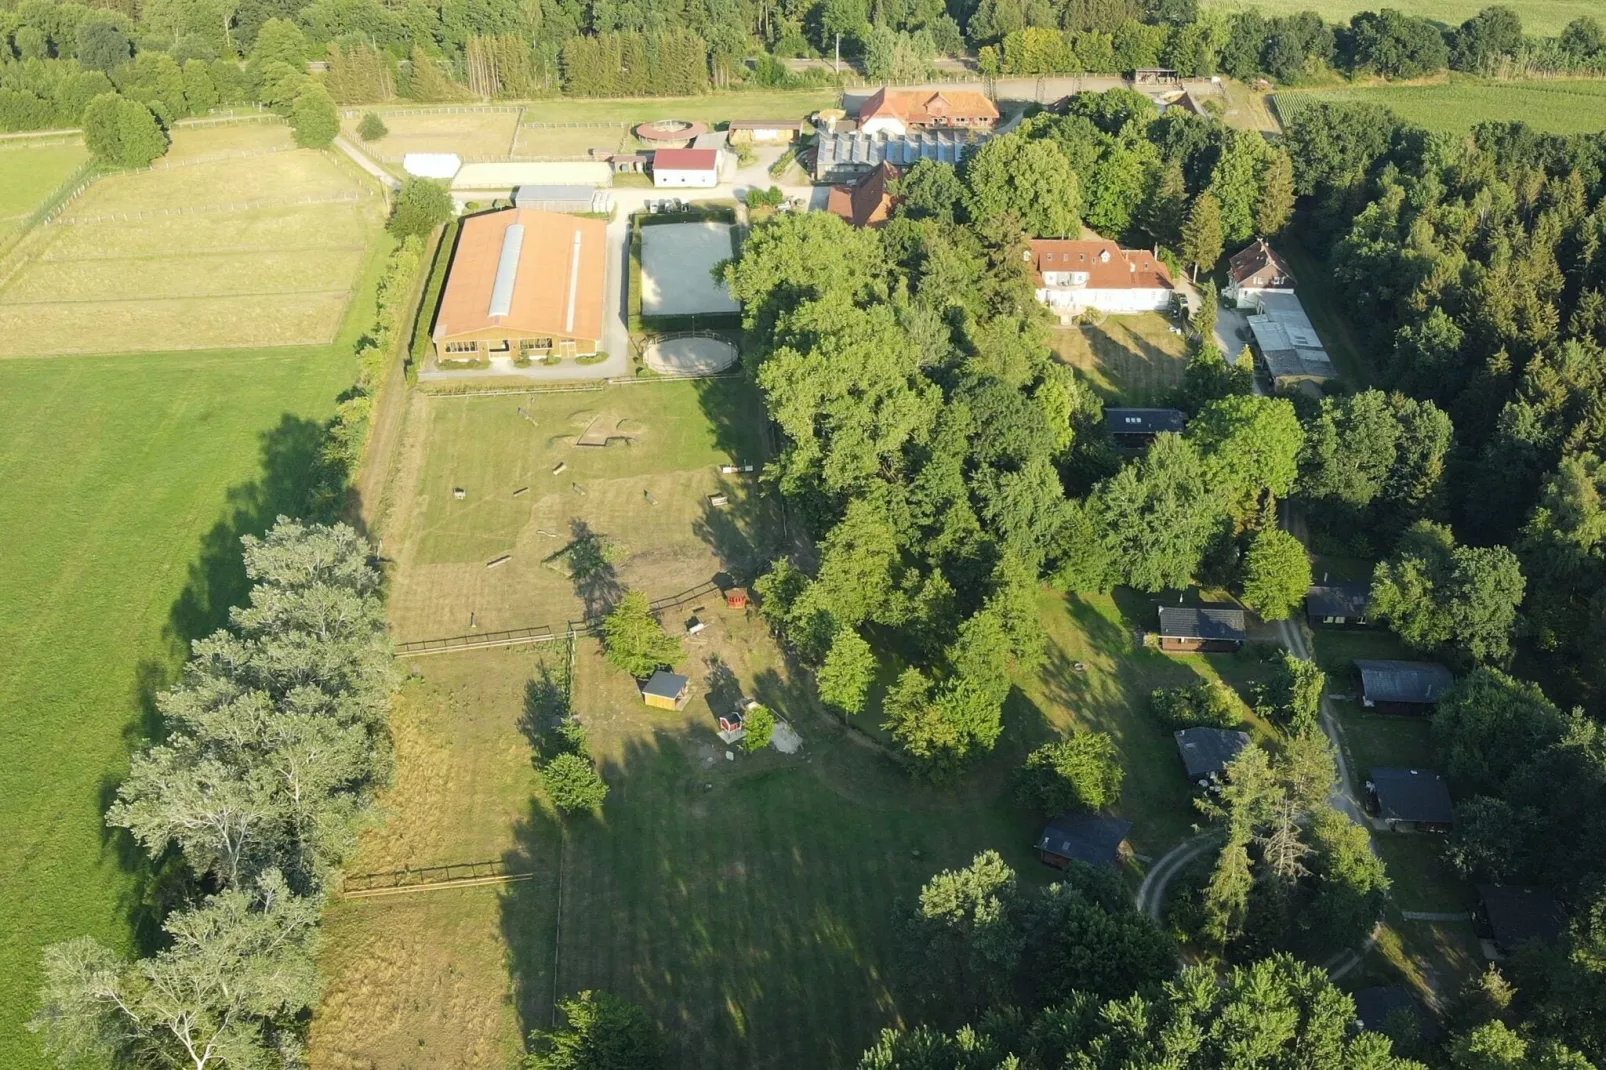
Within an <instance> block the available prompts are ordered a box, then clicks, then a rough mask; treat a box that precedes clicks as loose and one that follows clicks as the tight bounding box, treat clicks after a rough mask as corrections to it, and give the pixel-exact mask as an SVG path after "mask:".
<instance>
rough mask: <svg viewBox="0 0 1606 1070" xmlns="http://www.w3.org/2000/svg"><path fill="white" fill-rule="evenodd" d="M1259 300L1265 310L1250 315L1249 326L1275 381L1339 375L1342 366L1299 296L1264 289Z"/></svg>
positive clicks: (1316, 379)
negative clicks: (1335, 365)
mask: <svg viewBox="0 0 1606 1070" xmlns="http://www.w3.org/2000/svg"><path fill="white" fill-rule="evenodd" d="M1256 302H1257V304H1258V305H1259V307H1260V309H1261V313H1260V314H1259V315H1256V316H1250V317H1248V319H1249V329H1250V330H1251V331H1252V332H1254V336H1255V346H1256V347H1257V348H1258V349H1259V350H1260V355H1261V357H1262V359H1264V360H1265V362H1266V371H1267V373H1268V374H1270V375H1271V377H1272V380H1273V381H1274V382H1276V383H1277V384H1278V385H1279V386H1284V385H1291V384H1294V383H1297V382H1300V381H1302V380H1309V381H1313V382H1319V381H1321V380H1324V379H1333V378H1336V377H1337V376H1338V369H1337V368H1335V367H1334V366H1333V360H1332V358H1331V357H1329V356H1328V355H1327V349H1326V347H1325V346H1323V345H1322V340H1321V337H1320V336H1318V335H1317V333H1316V328H1315V326H1314V325H1313V324H1312V323H1311V321H1310V317H1309V316H1307V315H1306V314H1305V306H1304V305H1302V304H1300V303H1299V298H1298V297H1296V296H1295V295H1293V294H1291V293H1276V292H1271V291H1263V292H1261V293H1259V294H1257V295H1256Z"/></svg>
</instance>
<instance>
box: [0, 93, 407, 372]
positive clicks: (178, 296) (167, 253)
mask: <svg viewBox="0 0 1606 1070" xmlns="http://www.w3.org/2000/svg"><path fill="white" fill-rule="evenodd" d="M288 136H289V135H288V133H287V132H286V130H285V128H283V127H279V126H274V125H268V124H253V125H240V126H227V127H216V128H202V129H196V130H190V129H188V128H180V129H179V130H177V131H175V134H174V145H175V151H176V158H173V159H164V160H163V161H161V162H160V163H159V164H158V166H157V167H156V168H154V169H152V170H148V171H140V172H132V173H124V174H117V175H112V176H109V177H106V178H103V179H100V180H99V181H97V182H95V183H94V184H92V185H91V186H90V187H89V188H88V189H87V190H85V191H84V192H83V193H82V194H81V195H80V196H78V197H77V198H76V199H74V200H73V201H72V202H71V203H70V204H68V205H66V206H65V207H64V208H63V209H62V210H61V211H60V212H59V213H58V214H57V215H56V216H55V217H54V218H53V219H52V220H51V221H50V222H49V223H47V224H45V225H44V226H41V227H39V228H36V230H35V231H34V232H33V233H31V234H29V235H28V237H27V238H26V240H25V241H24V242H23V243H22V244H21V245H20V246H19V247H18V249H17V250H16V251H15V254H14V255H13V257H12V258H10V262H9V264H8V265H7V266H5V267H3V268H0V357H16V356H28V355H41V356H42V355H60V354H71V353H125V352H139V351H166V350H179V349H221V348H229V347H235V346H240V347H256V346H278V345H315V344H321V343H326V342H328V341H329V340H330V339H331V338H332V337H333V336H334V334H335V332H336V330H337V329H338V327H339V325H340V322H341V318H342V316H343V314H344V312H345V309H346V307H347V305H348V304H349V303H350V300H351V296H352V292H353V288H354V287H355V285H356V283H357V278H358V276H359V274H360V273H361V271H362V266H363V262H364V256H365V250H366V249H367V248H368V246H369V245H370V243H371V242H372V240H373V237H374V235H375V233H376V231H377V228H378V225H379V223H380V221H381V219H382V216H383V212H384V207H383V201H382V199H381V198H380V197H379V196H378V195H377V191H376V190H374V189H373V187H372V184H371V183H369V182H366V181H365V180H364V179H363V178H362V177H361V176H360V175H359V174H358V173H357V172H356V171H355V169H353V168H351V167H349V166H348V163H347V162H346V161H343V160H339V159H337V158H335V157H334V156H332V155H330V154H327V153H320V152H313V151H309V150H304V149H293V148H291V147H288V144H287V142H288ZM281 150H282V151H281Z"/></svg>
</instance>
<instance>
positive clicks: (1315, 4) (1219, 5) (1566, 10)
mask: <svg viewBox="0 0 1606 1070" xmlns="http://www.w3.org/2000/svg"><path fill="white" fill-rule="evenodd" d="M1200 6H1202V7H1206V8H1215V9H1217V10H1220V11H1240V10H1242V9H1243V8H1245V7H1254V8H1256V9H1258V10H1259V11H1260V12H1261V14H1263V15H1268V16H1269V15H1297V14H1299V13H1300V12H1301V11H1314V12H1316V13H1317V14H1319V15H1321V16H1322V18H1324V19H1326V20H1327V21H1328V22H1346V23H1347V22H1349V20H1350V16H1351V15H1353V14H1355V13H1356V12H1357V11H1376V10H1377V9H1378V6H1379V5H1378V4H1376V3H1371V2H1369V0H1203V3H1202V4H1201V5H1200ZM1382 6H1385V7H1392V8H1395V9H1397V10H1399V11H1403V12H1405V13H1406V14H1407V15H1417V16H1420V17H1422V18H1425V19H1433V20H1434V21H1435V22H1442V23H1444V24H1445V25H1447V26H1459V25H1461V23H1463V22H1465V21H1466V20H1467V19H1469V18H1471V17H1472V16H1473V15H1476V14H1477V13H1478V12H1479V11H1482V10H1483V9H1484V8H1486V7H1488V6H1489V5H1488V3H1487V2H1486V0H1397V2H1396V3H1390V4H1386V5H1382ZM1512 6H1513V7H1515V8H1516V9H1517V11H1518V12H1519V13H1520V14H1521V15H1522V28H1523V29H1524V30H1525V31H1526V32H1528V33H1531V34H1542V35H1545V36H1547V37H1553V36H1555V35H1556V34H1559V33H1560V32H1561V31H1562V28H1563V27H1564V26H1566V25H1567V24H1568V23H1569V22H1571V21H1572V20H1573V19H1576V18H1578V17H1579V16H1580V15H1593V16H1595V17H1596V18H1597V19H1598V18H1600V3H1599V0H1523V2H1522V3H1520V4H1513V5H1512Z"/></svg>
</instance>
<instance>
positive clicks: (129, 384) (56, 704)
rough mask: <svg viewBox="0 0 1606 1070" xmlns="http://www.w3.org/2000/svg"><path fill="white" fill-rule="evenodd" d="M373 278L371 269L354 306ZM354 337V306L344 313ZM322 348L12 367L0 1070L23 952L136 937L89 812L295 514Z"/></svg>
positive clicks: (121, 884) (3, 679)
mask: <svg viewBox="0 0 1606 1070" xmlns="http://www.w3.org/2000/svg"><path fill="white" fill-rule="evenodd" d="M375 278H376V274H375V272H373V271H370V272H369V274H368V277H367V280H366V286H367V289H366V290H365V293H368V294H371V292H372V287H373V284H374V281H375ZM356 304H357V306H359V307H357V308H356V309H354V311H353V315H352V322H353V323H364V324H365V323H367V322H368V317H371V316H372V301H371V297H369V298H368V300H367V303H366V310H364V309H363V308H362V307H360V306H362V305H363V304H364V302H362V301H359V302H357V303H356ZM342 333H343V337H342V339H341V340H340V341H338V342H337V343H336V345H335V346H334V347H310V348H295V349H273V350H230V351H223V352H217V351H213V352H193V353H179V354H135V355H130V356H128V357H127V358H125V359H121V360H119V361H117V362H116V364H115V365H108V364H106V363H104V362H101V361H83V360H59V359H42V360H41V359H19V360H14V361H9V362H7V363H6V365H5V371H4V377H5V388H4V389H3V390H0V541H3V544H4V546H5V548H6V550H5V557H6V567H5V568H3V569H0V648H3V649H4V650H5V651H6V654H5V657H4V658H0V762H3V767H4V768H5V770H6V774H5V776H4V777H3V778H0V822H3V823H4V826H5V829H6V836H5V837H4V839H3V841H0V1065H3V1066H5V1067H7V1068H8V1070H44V1067H45V1066H46V1063H45V1060H44V1059H43V1057H42V1056H41V1055H40V1053H39V1050H38V1046H37V1041H36V1040H35V1038H34V1037H32V1036H31V1035H29V1034H27V1033H25V1032H24V1031H23V1028H22V1024H23V1022H24V1021H26V1020H27V1018H28V1016H29V1015H30V1014H31V1013H32V1010H33V1000H34V993H35V989H36V987H37V985H38V983H39V954H40V950H41V948H43V947H44V946H45V945H46V944H49V943H52V942H55V941H58V940H64V939H67V938H69V937H73V936H77V935H81V934H84V933H89V934H92V935H94V936H96V937H98V938H99V939H101V940H103V941H105V942H107V943H108V944H110V945H112V946H115V947H121V948H130V947H132V946H134V944H135V943H136V936H135V933H136V931H139V930H143V931H142V933H141V935H142V936H143V938H144V939H146V940H148V939H149V938H150V937H151V936H152V935H154V934H153V933H152V932H151V931H150V929H149V925H150V921H151V918H150V915H149V913H148V909H149V901H148V900H147V899H146V894H147V892H148V889H147V887H146V880H147V877H148V874H146V872H145V871H144V869H143V868H142V867H139V866H137V865H135V866H134V867H133V868H129V867H128V866H125V863H124V859H139V860H141V861H143V858H144V854H143V852H142V851H139V850H138V849H136V848H134V847H133V846H132V845H131V844H129V843H128V842H127V841H126V840H124V839H123V838H121V837H114V836H109V835H108V833H107V830H106V828H105V826H104V824H103V821H102V814H103V812H104V810H105V806H106V803H107V801H108V794H109V792H111V791H112V790H113V789H114V788H115V786H116V784H117V782H118V781H119V779H120V778H121V777H122V775H123V773H124V771H125V770H126V768H127V756H128V751H129V748H130V747H131V746H132V745H133V744H134V743H135V742H136V741H137V740H139V739H140V738H142V737H144V736H145V735H147V734H148V733H149V732H150V731H151V728H152V717H153V713H152V706H151V700H152V696H153V695H154V694H155V692H156V691H158V690H160V688H161V687H163V686H165V684H166V683H167V682H168V681H170V680H171V679H172V678H173V675H174V673H175V672H176V670H177V668H178V666H179V665H180V664H181V662H182V660H183V657H184V654H185V651H186V649H187V644H188V642H189V640H190V639H192V638H195V637H197V636H200V635H204V634H207V633H209V632H210V631H211V630H212V629H213V628H215V627H217V626H218V625H219V624H220V623H222V621H223V616H224V613H225V610H226V608H227V606H228V605H230V604H232V603H234V602H236V601H238V600H239V599H240V598H241V597H242V595H243V585H244V578H243V576H242V575H240V574H239V567H240V566H239V535H240V534H242V533H244V532H247V531H261V530H263V529H265V528H266V527H267V526H268V524H270V523H271V522H272V519H273V517H274V516H275V515H277V514H278V513H280V512H295V511H297V510H298V509H299V508H300V507H301V506H300V504H299V503H300V502H301V500H302V497H301V496H302V494H303V493H304V480H305V477H306V472H307V471H308V469H309V468H310V462H311V458H312V451H313V450H315V449H316V448H317V446H318V442H319V428H320V425H321V422H322V421H323V420H324V419H326V418H327V417H328V416H329V415H330V414H332V413H333V411H334V406H335V399H336V397H337V396H338V394H339V393H340V391H341V390H342V389H343V388H344V387H345V386H346V385H348V384H349V383H350V381H351V376H352V374H353V364H352V361H351V359H350V347H351V343H352V342H353V341H354V333H355V332H354V331H350V330H348V331H345V332H342Z"/></svg>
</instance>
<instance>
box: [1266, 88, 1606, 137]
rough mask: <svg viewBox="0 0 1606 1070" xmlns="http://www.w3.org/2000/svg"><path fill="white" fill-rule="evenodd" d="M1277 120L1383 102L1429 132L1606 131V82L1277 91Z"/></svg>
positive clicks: (1285, 123)
mask: <svg viewBox="0 0 1606 1070" xmlns="http://www.w3.org/2000/svg"><path fill="white" fill-rule="evenodd" d="M1274 100H1275V104H1276V108H1277V117H1278V118H1279V119H1280V120H1282V122H1283V124H1284V125H1285V126H1286V125H1287V124H1288V123H1289V122H1290V121H1291V120H1292V119H1293V117H1294V116H1295V115H1297V114H1298V113H1299V109H1300V108H1302V107H1305V106H1307V105H1308V104H1310V103H1313V102H1315V101H1318V100H1332V101H1366V102H1367V103H1371V104H1381V105H1383V106H1384V107H1386V108H1388V109H1389V110H1391V111H1393V112H1394V113H1395V114H1396V115H1398V116H1399V117H1400V118H1401V119H1404V120H1405V121H1406V122H1408V123H1413V124H1415V125H1417V126H1422V127H1426V128H1427V129H1429V130H1434V131H1440V132H1443V133H1451V134H1453V133H1460V132H1462V131H1464V130H1470V129H1471V128H1472V127H1473V126H1474V125H1476V124H1477V123H1482V122H1514V121H1520V122H1524V123H1527V124H1528V125H1529V126H1532V127H1534V128H1536V129H1539V130H1544V131H1546V132H1547V133H1552V134H1592V133H1596V132H1598V131H1601V130H1606V82H1598V81H1597V82H1587V81H1573V82H1475V81H1462V80H1460V79H1456V80H1454V81H1452V82H1450V83H1448V84H1441V85H1395V86H1378V87H1370V86H1368V87H1356V88H1353V89H1322V90H1310V91H1297V90H1296V91H1293V92H1283V93H1278V94H1277V95H1276V97H1275V98H1274Z"/></svg>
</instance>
